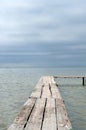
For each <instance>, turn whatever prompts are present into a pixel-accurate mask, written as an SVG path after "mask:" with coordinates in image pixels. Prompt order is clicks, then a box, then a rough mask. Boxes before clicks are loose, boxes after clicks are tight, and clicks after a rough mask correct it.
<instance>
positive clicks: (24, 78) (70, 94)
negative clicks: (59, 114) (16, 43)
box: [0, 65, 86, 130]
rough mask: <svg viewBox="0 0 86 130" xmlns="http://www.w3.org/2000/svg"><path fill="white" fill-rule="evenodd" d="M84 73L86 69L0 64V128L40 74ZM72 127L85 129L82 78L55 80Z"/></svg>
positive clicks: (12, 116) (85, 92)
mask: <svg viewBox="0 0 86 130" xmlns="http://www.w3.org/2000/svg"><path fill="white" fill-rule="evenodd" d="M46 75H53V76H64V75H65V76H85V75H86V68H85V67H84V68H77V67H76V68H74V67H73V68H68V67H65V68H62V67H61V68H60V67H59V68H57V67H55V68H53V67H52V68H50V67H49V68H48V67H47V68H43V67H39V68H37V67H28V66H21V67H19V66H16V65H15V66H8V67H6V66H1V67H0V130H7V128H8V127H9V126H10V124H11V123H12V122H13V120H14V119H15V117H16V115H17V113H18V112H19V110H20V109H21V108H22V106H23V104H24V103H25V101H26V100H27V99H28V97H29V96H30V94H31V92H32V91H33V89H34V87H35V85H36V83H37V82H38V80H39V79H40V77H41V76H46ZM55 80H56V82H57V83H58V85H59V90H60V92H61V95H62V97H63V99H64V101H65V106H66V109H67V112H68V116H69V119H70V121H71V124H72V127H73V130H86V86H82V79H73V78H72V79H71V78H70V79H62V78H61V79H60V78H58V79H55Z"/></svg>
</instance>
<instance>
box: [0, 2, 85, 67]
mask: <svg viewBox="0 0 86 130" xmlns="http://www.w3.org/2000/svg"><path fill="white" fill-rule="evenodd" d="M32 53H33V54H32ZM17 55H18V56H19V57H18V56H17ZM22 55H23V56H24V57H23V59H22V58H20V56H22ZM32 55H34V56H33V57H32ZM39 56H40V58H39V61H37V62H39V63H41V62H42V61H41V58H43V60H44V61H43V63H44V62H46V64H48V63H49V64H51V66H57V64H58V62H59V66H60V65H63V66H70V65H71V66H86V62H85V58H86V0H71V1H70V0H43V1H41V0H0V62H4V63H5V62H13V63H14V62H20V63H21V62H25V63H26V62H31V61H34V59H37V58H38V57H39ZM26 57H27V58H26ZM31 57H32V58H31ZM29 58H30V59H31V61H30V59H29ZM50 61H53V63H52V62H50ZM56 61H57V62H56ZM34 62H35V61H34ZM54 62H55V63H54ZM32 64H33V63H32Z"/></svg>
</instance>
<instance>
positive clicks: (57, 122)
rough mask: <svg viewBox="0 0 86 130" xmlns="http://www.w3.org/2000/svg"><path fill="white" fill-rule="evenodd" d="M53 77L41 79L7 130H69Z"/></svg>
mask: <svg viewBox="0 0 86 130" xmlns="http://www.w3.org/2000/svg"><path fill="white" fill-rule="evenodd" d="M71 128H72V126H71V123H70V121H69V118H68V115H67V111H66V108H65V104H64V102H63V99H62V97H61V94H60V92H59V89H58V87H57V85H56V82H55V81H54V77H53V76H45V77H42V78H41V79H40V80H39V82H38V84H37V85H36V87H35V89H34V90H33V92H32V94H31V96H30V97H29V99H28V101H27V102H26V103H25V104H24V106H23V108H22V109H21V110H20V112H19V114H18V115H17V116H16V118H15V120H14V122H13V124H12V125H11V126H10V127H9V128H8V130H48V129H49V130H71Z"/></svg>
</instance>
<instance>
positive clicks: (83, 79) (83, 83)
mask: <svg viewBox="0 0 86 130" xmlns="http://www.w3.org/2000/svg"><path fill="white" fill-rule="evenodd" d="M82 85H83V86H84V85H85V78H84V77H82Z"/></svg>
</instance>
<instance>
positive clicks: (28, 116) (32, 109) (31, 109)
mask: <svg viewBox="0 0 86 130" xmlns="http://www.w3.org/2000/svg"><path fill="white" fill-rule="evenodd" d="M36 101H37V99H36ZM36 101H35V103H34V105H33V107H32V109H31V111H30V114H29V116H28V118H27V121H26V123H25V125H24V128H23V130H24V129H25V128H26V125H27V122H28V120H29V118H30V116H31V113H32V111H33V109H34V107H35V104H36Z"/></svg>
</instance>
